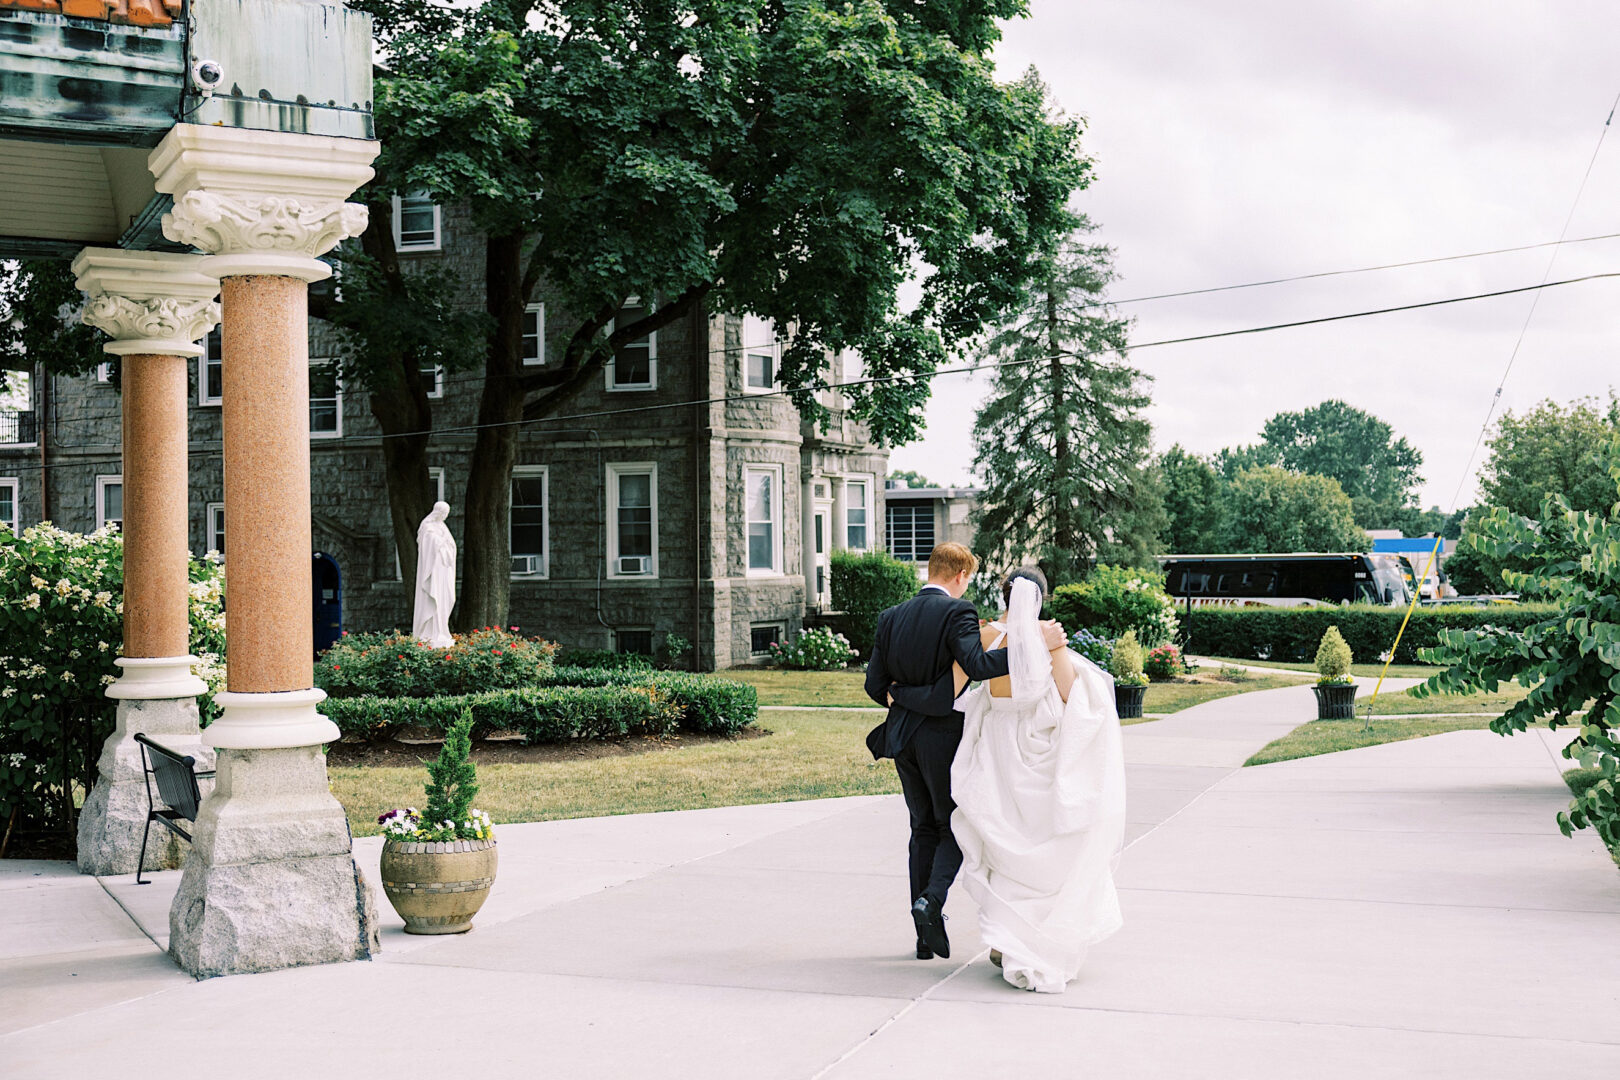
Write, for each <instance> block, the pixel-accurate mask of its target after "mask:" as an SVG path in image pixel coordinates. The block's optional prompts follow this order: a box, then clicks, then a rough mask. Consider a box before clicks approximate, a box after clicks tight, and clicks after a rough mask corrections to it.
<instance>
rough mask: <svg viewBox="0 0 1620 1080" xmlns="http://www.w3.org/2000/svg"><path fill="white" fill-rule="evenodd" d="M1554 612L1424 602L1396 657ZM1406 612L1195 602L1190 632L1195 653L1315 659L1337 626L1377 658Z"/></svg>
mask: <svg viewBox="0 0 1620 1080" xmlns="http://www.w3.org/2000/svg"><path fill="white" fill-rule="evenodd" d="M1551 610H1552V609H1551V608H1549V607H1547V606H1546V605H1542V604H1492V605H1487V606H1484V607H1451V606H1444V607H1420V608H1418V609H1417V610H1416V611H1414V612H1412V621H1411V623H1410V624H1408V625H1407V627H1406V633H1405V634H1404V635H1403V636H1402V638H1401V647H1400V650H1399V651H1398V652H1397V653H1396V654H1395V663H1397V664H1413V663H1420V662H1421V661H1420V660H1419V657H1418V651H1419V650H1420V649H1432V648H1434V647H1435V646H1436V645H1438V644H1439V632H1440V631H1441V630H1476V629H1478V628H1479V627H1482V626H1499V627H1502V628H1504V629H1510V630H1522V629H1523V628H1525V627H1527V626H1530V625H1531V624H1533V623H1536V622H1539V621H1541V620H1542V619H1545V618H1546V617H1547V615H1548V613H1549V612H1550V611H1551ZM1405 617H1406V609H1405V608H1398V607H1397V608H1390V607H1375V606H1373V605H1370V604H1367V605H1362V604H1351V605H1347V606H1344V607H1327V608H1308V607H1298V608H1273V607H1253V608H1193V611H1192V616H1191V618H1190V619H1188V620H1186V626H1185V630H1186V632H1187V638H1188V642H1187V649H1188V651H1189V652H1195V653H1199V654H1201V655H1204V656H1228V657H1232V658H1233V659H1237V660H1282V661H1305V662H1309V661H1311V660H1313V659H1314V658H1315V656H1316V650H1317V647H1318V646H1319V645H1320V643H1321V641H1322V635H1323V634H1325V633H1326V632H1327V628H1328V627H1330V626H1337V627H1338V628H1339V632H1340V633H1341V634H1343V635H1344V640H1345V642H1346V643H1347V644H1348V645H1349V646H1350V651H1351V652H1352V653H1354V654H1355V657H1356V659H1357V660H1358V661H1360V662H1362V663H1367V664H1370V663H1374V662H1376V661H1377V660H1378V659H1380V658H1381V657H1382V656H1383V655H1384V654H1385V653H1386V652H1388V651H1389V647H1390V645H1391V644H1392V643H1393V642H1394V640H1395V634H1396V631H1398V630H1399V629H1400V627H1401V620H1402V619H1403V618H1405Z"/></svg>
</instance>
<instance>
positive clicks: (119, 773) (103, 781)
mask: <svg viewBox="0 0 1620 1080" xmlns="http://www.w3.org/2000/svg"><path fill="white" fill-rule="evenodd" d="M137 732H140V733H142V734H145V735H147V736H148V737H150V738H151V739H152V740H153V741H154V742H160V743H162V744H163V745H164V746H167V747H170V748H171V749H174V750H178V751H179V752H180V753H182V754H190V755H191V756H192V757H194V758H196V759H197V767H198V768H199V769H200V770H203V771H207V770H209V769H212V768H213V767H214V751H213V748H212V747H208V746H204V745H203V744H202V741H201V740H202V735H201V733H200V732H199V730H198V726H197V701H196V699H195V698H191V697H180V698H154V699H145V700H143V699H138V698H135V699H125V700H122V701H120V702H119V703H118V726H117V727H116V728H114V729H113V733H112V734H111V735H109V736H107V741H106V742H105V743H103V744H102V747H101V760H100V761H99V763H98V766H97V771H98V775H97V778H96V782H95V784H94V785H93V786H92V787H91V788H90V795H89V797H88V798H87V799H85V802H84V809H83V811H82V812H81V813H80V815H79V873H81V874H95V875H96V876H97V877H108V876H111V875H114V874H133V873H135V871H136V866H135V861H136V860H137V859H138V858H139V857H140V854H141V836H142V834H143V833H144V832H145V830H146V811H147V806H148V804H147V798H146V780H145V769H144V766H143V765H142V763H141V747H140V744H139V743H137V742H136V741H135V734H136V733H137ZM202 783H203V785H204V787H203V791H204V793H205V794H206V793H207V790H208V788H207V786H206V785H207V784H209V783H210V781H207V780H204V781H202ZM155 790H156V789H155V788H154V791H155ZM161 802H162V800H161V799H160V800H159V803H160V804H161ZM184 847H185V844H184V843H183V842H182V841H181V840H180V838H179V837H178V836H175V835H174V834H173V833H171V832H170V831H169V830H168V829H166V828H164V827H163V826H162V825H154V826H152V835H151V838H150V840H149V842H148V843H147V845H146V867H145V868H146V869H147V870H173V869H175V868H177V867H178V866H179V865H180V863H181V860H182V859H184V858H185V851H184V850H183V848H184Z"/></svg>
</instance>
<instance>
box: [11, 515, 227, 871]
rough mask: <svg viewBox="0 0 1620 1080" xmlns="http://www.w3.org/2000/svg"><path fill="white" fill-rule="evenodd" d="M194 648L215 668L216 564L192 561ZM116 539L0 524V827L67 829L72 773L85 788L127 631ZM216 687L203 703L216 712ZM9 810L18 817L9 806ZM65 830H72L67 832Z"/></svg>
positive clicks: (107, 726) (218, 626) (111, 531)
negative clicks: (15, 528)
mask: <svg viewBox="0 0 1620 1080" xmlns="http://www.w3.org/2000/svg"><path fill="white" fill-rule="evenodd" d="M190 574H191V590H190V596H189V614H190V620H191V643H190V648H191V651H192V652H193V653H194V654H195V655H196V656H197V657H198V658H199V659H200V660H201V661H202V663H201V664H199V665H198V667H199V669H200V670H199V674H203V675H204V678H205V679H208V678H209V676H210V675H213V676H214V681H213V682H211V684H210V685H211V686H215V685H217V683H218V680H219V679H222V678H223V665H222V662H221V658H222V657H223V655H224V652H225V615H224V612H223V610H222V609H221V607H220V598H221V595H222V592H223V588H224V582H223V571H222V570H221V568H220V567H219V566H218V565H217V564H215V563H212V562H207V561H203V560H197V559H193V560H192V562H191V569H190ZM123 592H124V544H123V537H122V536H120V535H119V533H118V532H117V530H116V529H115V528H112V527H108V528H104V529H100V530H97V531H96V532H94V533H91V534H89V535H85V534H82V533H73V532H67V531H65V530H62V529H58V528H56V527H55V526H54V525H51V524H48V523H47V524H42V525H36V526H34V527H32V528H28V529H25V530H23V533H22V535H21V536H18V535H16V534H14V533H12V532H11V531H10V530H9V529H4V528H0V830H3V829H4V826H5V824H6V823H10V824H12V828H13V832H14V833H15V834H17V835H18V836H21V837H27V838H29V839H27V840H26V841H25V842H27V843H37V842H38V841H39V837H40V834H50V835H54V836H57V837H62V838H71V836H72V831H73V827H74V826H73V816H74V813H75V809H74V806H73V801H72V792H73V789H74V787H75V785H76V786H77V787H78V788H79V789H80V790H81V791H83V790H88V788H89V786H90V784H91V783H92V782H93V780H94V778H95V761H96V758H97V756H98V755H99V753H100V748H101V743H102V742H103V741H104V740H105V739H106V737H107V735H109V734H110V733H111V732H112V727H113V719H114V716H115V715H116V713H117V703H116V702H114V701H112V700H110V699H109V698H107V696H106V688H107V686H108V685H109V684H110V683H112V682H113V681H114V680H115V679H116V678H117V677H118V673H119V669H118V667H117V666H115V665H114V663H113V661H114V660H115V659H117V657H118V656H119V654H120V652H121V648H122V641H123V611H124V603H123V599H122V597H123ZM211 698H212V694H211V693H210V694H209V695H208V696H206V697H205V698H204V700H203V701H202V702H201V706H202V709H203V712H204V717H205V719H206V717H207V716H208V715H209V714H210V713H211V712H212V700H211ZM13 814H15V818H13ZM67 842H69V843H70V842H71V840H68V841H67Z"/></svg>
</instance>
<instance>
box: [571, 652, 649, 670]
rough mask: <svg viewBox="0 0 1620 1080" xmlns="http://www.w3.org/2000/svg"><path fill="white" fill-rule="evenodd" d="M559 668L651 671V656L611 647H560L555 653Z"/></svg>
mask: <svg viewBox="0 0 1620 1080" xmlns="http://www.w3.org/2000/svg"><path fill="white" fill-rule="evenodd" d="M557 666H558V667H559V668H565V667H567V668H606V669H607V670H609V671H651V670H652V669H653V658H652V657H650V656H643V655H642V654H641V653H621V652H614V651H613V650H612V649H562V650H561V651H559V652H558V653H557Z"/></svg>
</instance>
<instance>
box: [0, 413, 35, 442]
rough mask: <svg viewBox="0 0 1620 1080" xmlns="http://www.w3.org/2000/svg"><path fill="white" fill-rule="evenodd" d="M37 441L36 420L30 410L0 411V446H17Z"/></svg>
mask: <svg viewBox="0 0 1620 1080" xmlns="http://www.w3.org/2000/svg"><path fill="white" fill-rule="evenodd" d="M38 439H39V423H38V418H37V414H35V413H34V412H33V411H32V410H29V411H27V412H20V411H13V410H0V446H7V445H10V446H17V445H20V444H27V443H32V442H37V441H38Z"/></svg>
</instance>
